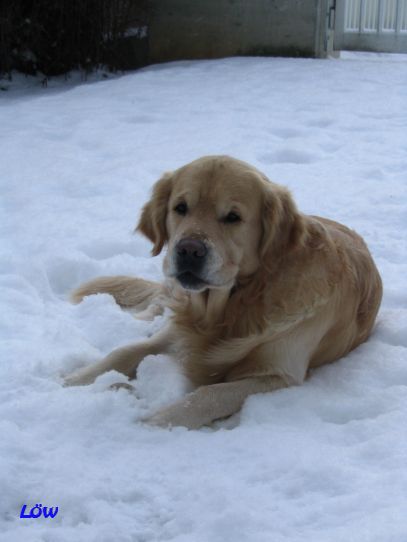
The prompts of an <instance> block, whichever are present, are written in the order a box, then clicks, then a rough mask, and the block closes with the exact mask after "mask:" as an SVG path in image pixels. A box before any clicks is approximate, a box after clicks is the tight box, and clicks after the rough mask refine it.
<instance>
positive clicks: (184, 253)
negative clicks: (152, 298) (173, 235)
mask: <svg viewBox="0 0 407 542" xmlns="http://www.w3.org/2000/svg"><path fill="white" fill-rule="evenodd" d="M175 250H176V252H177V265H178V269H179V271H198V270H199V268H200V267H201V266H202V264H203V261H204V259H205V256H206V254H207V252H208V250H207V248H206V246H205V243H203V242H202V241H199V239H188V238H186V239H181V241H179V243H177V246H176V248H175Z"/></svg>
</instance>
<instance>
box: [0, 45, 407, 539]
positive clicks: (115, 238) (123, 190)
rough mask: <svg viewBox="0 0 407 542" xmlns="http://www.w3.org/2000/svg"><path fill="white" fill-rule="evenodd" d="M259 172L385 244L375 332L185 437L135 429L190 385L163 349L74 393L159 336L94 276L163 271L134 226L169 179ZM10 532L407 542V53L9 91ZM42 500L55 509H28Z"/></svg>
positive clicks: (5, 480)
mask: <svg viewBox="0 0 407 542" xmlns="http://www.w3.org/2000/svg"><path fill="white" fill-rule="evenodd" d="M220 153H226V154H230V155H232V156H235V157H237V158H241V159H243V160H247V161H249V162H251V163H252V164H254V165H255V166H257V167H259V168H260V169H261V170H263V171H264V172H265V173H266V174H267V175H268V176H269V177H270V178H272V179H273V180H275V181H276V182H280V183H282V184H285V185H287V186H288V187H289V188H290V189H291V190H292V192H293V193H294V195H295V198H296V200H297V202H298V205H299V206H300V208H301V209H302V210H303V211H305V212H307V213H314V214H320V215H323V216H328V217H331V218H333V219H335V220H339V221H342V222H344V223H345V224H347V225H349V226H351V227H353V228H354V229H356V230H357V231H359V232H360V233H361V234H362V235H363V236H364V237H365V239H366V240H367V242H368V244H369V246H370V248H371V251H372V253H373V256H374V257H375V260H376V262H377V264H378V266H379V269H380V271H381V273H382V276H383V279H384V288H385V294H384V300H383V305H382V309H381V311H380V314H379V319H378V324H377V327H376V330H375V332H374V334H373V335H372V337H371V338H370V340H369V341H368V342H367V343H366V344H364V345H362V346H361V347H360V348H358V349H357V350H356V351H354V352H353V353H351V354H350V355H349V356H347V357H346V358H345V359H343V360H340V361H339V362H337V363H335V364H333V365H331V366H329V367H326V368H323V369H321V370H319V371H316V372H315V373H314V374H313V375H312V377H311V378H310V379H309V380H308V381H307V382H306V384H305V385H304V386H302V387H300V388H292V389H289V390H283V391H279V392H275V393H272V394H267V395H258V396H255V397H251V398H250V399H249V400H248V401H247V402H246V404H245V406H244V408H243V410H242V412H241V414H240V415H239V416H235V417H234V419H232V420H230V421H228V422H223V423H218V424H217V425H216V427H214V428H204V429H202V430H200V431H192V432H188V431H186V430H184V429H182V428H179V429H174V430H173V431H169V430H162V429H157V428H151V427H147V426H144V425H142V424H141V423H140V422H138V421H137V420H138V419H139V418H140V417H142V416H143V415H145V414H146V413H147V412H149V411H150V410H152V409H154V408H156V407H157V406H160V405H163V404H165V403H168V402H169V401H171V400H173V399H175V398H178V397H180V396H181V395H182V394H183V393H184V391H185V387H186V383H185V382H184V380H183V379H182V377H181V376H180V375H179V374H178V371H177V368H176V366H175V364H173V363H172V362H170V361H169V360H168V359H166V358H165V357H164V356H157V357H150V358H148V359H146V360H145V361H144V362H143V364H142V365H141V366H140V370H139V380H138V384H137V394H138V396H137V397H136V396H134V395H131V394H129V393H127V392H126V391H124V390H121V391H119V392H112V391H106V390H105V388H106V385H107V383H110V382H114V381H117V380H119V378H118V376H117V374H113V373H110V374H108V375H105V376H103V377H101V379H100V380H99V381H98V382H96V383H95V384H94V385H92V386H89V387H82V388H69V389H65V388H62V386H61V379H60V375H61V374H62V373H64V372H69V371H71V370H73V369H74V368H76V367H79V366H81V365H83V364H87V363H91V362H92V361H94V360H97V359H99V358H100V357H101V356H103V355H104V354H106V353H107V352H109V351H110V350H111V349H112V348H114V347H116V346H118V345H121V344H125V343H127V342H131V341H134V340H137V339H138V338H141V337H145V336H147V335H148V334H150V333H152V332H153V331H155V330H156V329H158V328H159V327H160V326H161V325H162V323H163V319H162V317H160V318H157V319H156V320H155V321H154V322H149V323H147V322H140V321H137V320H135V319H133V317H132V316H131V315H130V314H129V313H126V312H123V311H121V310H120V309H119V308H118V306H116V305H115V303H114V302H113V300H112V298H110V297H109V296H107V295H103V296H95V297H93V298H88V299H87V300H86V301H85V302H84V303H83V304H81V305H79V306H72V305H70V304H69V303H68V302H67V294H68V292H69V291H70V290H71V289H72V288H73V287H74V286H76V285H78V284H79V283H80V282H82V281H84V280H87V279H89V278H91V277H95V276H97V275H109V274H131V275H139V276H143V277H146V278H154V279H160V277H161V259H160V257H158V258H150V256H149V249H150V247H149V244H148V242H147V241H146V240H144V239H142V238H141V237H139V236H134V235H133V233H132V230H133V227H134V225H135V223H136V221H137V216H138V212H139V210H140V207H141V205H142V204H143V203H144V202H145V201H146V200H147V198H148V195H149V191H150V189H151V186H152V185H153V183H154V181H155V180H156V179H157V178H158V177H159V175H160V174H161V173H162V172H163V171H165V170H169V169H172V168H176V167H178V166H181V165H183V164H184V163H186V162H188V161H190V160H192V159H195V158H197V157H199V156H201V155H205V154H220ZM0 155H1V160H0V183H1V187H0V197H1V208H2V209H1V222H0V228H1V234H2V241H1V246H0V253H1V260H0V262H1V263H0V273H1V275H0V296H1V304H2V310H1V313H0V325H1V335H0V339H1V351H0V376H1V377H0V393H1V396H0V487H1V491H0V538H1V541H2V542H3V541H4V542H21V541H22V540H29V541H30V542H40V541H41V542H72V541H75V542H85V541H86V542H150V541H164V540H165V541H177V542H209V541H210V542H217V541H219V542H221V541H222V542H223V541H225V540H226V541H237V542H246V541H248V542H263V541H264V542H270V541H272V542H297V541H298V542H299V541H303V540H309V541H312V542H342V541H344V542H350V541H355V542H406V540H407V508H406V495H407V493H406V492H407V469H406V467H407V355H406V353H407V292H406V274H407V253H406V251H407V242H406V226H407V190H406V185H407V59H406V57H401V56H399V57H392V56H389V55H384V56H380V55H376V56H370V55H346V57H344V58H342V59H340V60H326V61H324V60H297V59H278V58H269V59H260V58H258V59H255V58H252V59H251V58H245V59H242V58H234V59H226V60H219V61H202V62H178V63H172V64H164V65H159V66H152V67H149V68H147V69H144V70H141V71H138V72H136V73H133V74H130V75H126V76H123V77H118V78H115V79H112V80H108V81H104V82H98V83H87V84H86V83H84V84H80V85H78V86H72V84H68V85H67V86H64V85H59V86H58V85H57V86H54V87H52V85H51V88H41V87H39V88H32V87H29V88H23V87H21V86H18V85H17V88H14V87H13V85H11V87H10V90H8V91H6V92H1V93H0ZM37 503H41V504H42V505H43V506H58V507H59V512H58V515H57V516H56V518H55V519H45V518H38V519H20V517H19V515H20V510H21V507H22V505H23V504H27V508H28V509H30V508H31V507H33V506H35V504H37Z"/></svg>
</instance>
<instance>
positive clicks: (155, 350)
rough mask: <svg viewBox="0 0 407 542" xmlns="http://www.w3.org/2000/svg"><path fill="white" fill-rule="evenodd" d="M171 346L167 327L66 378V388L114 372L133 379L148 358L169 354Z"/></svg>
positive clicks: (81, 384)
mask: <svg viewBox="0 0 407 542" xmlns="http://www.w3.org/2000/svg"><path fill="white" fill-rule="evenodd" d="M170 344H171V330H170V328H169V327H166V328H164V329H162V330H161V331H159V332H158V333H156V334H155V335H153V336H152V337H150V338H149V339H147V340H145V341H142V342H139V343H137V344H130V345H128V346H122V347H121V348H116V350H113V351H112V352H111V353H110V354H109V355H107V356H106V357H105V358H104V359H102V360H101V361H99V362H98V363H96V364H94V365H91V366H90V367H84V368H83V369H79V370H78V371H75V372H74V373H72V374H71V375H69V376H67V377H65V379H64V384H65V386H83V385H86V384H91V383H92V382H93V381H94V380H95V379H96V378H97V377H98V376H100V375H101V374H103V373H106V372H107V371H113V370H114V371H118V372H119V373H123V374H125V375H126V376H128V377H133V376H134V373H135V371H136V369H137V367H138V366H139V364H140V363H141V361H142V360H143V359H144V358H145V357H146V356H148V355H150V354H153V355H155V354H159V353H164V352H168V351H169V347H170Z"/></svg>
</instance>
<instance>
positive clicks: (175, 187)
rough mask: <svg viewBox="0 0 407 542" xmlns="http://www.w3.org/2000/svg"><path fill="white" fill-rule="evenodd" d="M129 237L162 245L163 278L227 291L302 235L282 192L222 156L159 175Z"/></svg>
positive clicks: (243, 165)
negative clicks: (136, 234)
mask: <svg viewBox="0 0 407 542" xmlns="http://www.w3.org/2000/svg"><path fill="white" fill-rule="evenodd" d="M137 229H138V230H139V231H141V232H142V233H143V234H144V235H146V236H147V237H148V238H149V239H150V240H151V241H152V242H153V243H154V247H153V251H152V253H153V255H156V254H159V253H160V252H161V250H162V248H163V246H164V245H165V244H168V251H167V254H166V256H165V259H164V273H165V274H166V275H167V276H168V277H172V278H175V279H177V280H178V282H179V283H180V284H181V285H182V287H183V288H185V289H187V290H196V291H202V290H205V289H207V288H231V287H232V286H233V285H234V284H235V282H236V280H237V279H238V278H242V277H248V276H250V275H252V274H253V273H255V272H256V271H257V270H258V269H259V268H260V266H266V267H272V266H273V262H277V260H278V259H279V258H280V257H281V254H282V252H283V251H287V250H291V249H292V248H293V247H294V246H295V245H297V244H298V243H299V242H300V240H301V238H302V236H303V233H304V226H303V221H302V217H301V215H300V214H299V213H298V212H297V210H296V207H295V204H294V203H293V201H292V199H291V196H290V194H289V192H288V191H287V190H286V189H285V188H283V187H281V186H278V185H276V184H274V183H271V182H269V181H268V180H267V178H266V177H265V176H264V175H263V174H262V173H260V172H259V171H257V170H256V169H255V168H253V167H252V166H250V165H249V164H246V163H245V162H241V161H240V160H236V159H233V158H230V157H228V156H207V157H203V158H200V159H198V160H195V161H194V162H191V163H190V164H187V165H186V166H184V167H182V168H180V169H178V170H176V171H175V172H173V173H166V174H165V175H164V176H163V177H162V178H161V179H160V180H159V181H158V182H157V183H156V184H155V186H154V190H153V196H152V198H151V200H150V201H149V202H148V203H147V204H146V205H145V206H144V208H143V210H142V213H141V218H140V222H139V224H138V226H137Z"/></svg>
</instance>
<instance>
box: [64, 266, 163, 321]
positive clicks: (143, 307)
mask: <svg viewBox="0 0 407 542" xmlns="http://www.w3.org/2000/svg"><path fill="white" fill-rule="evenodd" d="M94 294H110V295H112V296H113V297H114V299H115V300H116V303H117V304H118V305H120V307H122V308H126V309H134V310H135V311H136V312H141V313H142V314H138V315H137V317H138V318H142V319H147V320H150V319H152V318H154V316H156V315H158V314H162V313H163V312H164V309H165V307H167V306H168V304H169V293H168V290H167V288H166V287H165V286H164V285H163V284H160V283H158V282H153V281H150V280H144V279H139V278H134V277H126V276H121V275H118V276H113V277H98V278H96V279H93V280H90V281H89V282H85V284H82V285H81V286H79V288H76V290H74V291H73V292H72V293H71V296H70V298H71V301H72V303H74V304H77V303H80V302H81V301H82V300H83V298H84V297H86V296H88V295H94Z"/></svg>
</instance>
